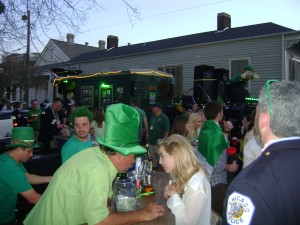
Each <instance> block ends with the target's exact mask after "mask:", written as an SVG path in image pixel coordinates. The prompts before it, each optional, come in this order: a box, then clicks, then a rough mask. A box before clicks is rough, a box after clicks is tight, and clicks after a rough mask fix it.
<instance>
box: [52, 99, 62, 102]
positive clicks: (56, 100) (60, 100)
mask: <svg viewBox="0 0 300 225" xmlns="http://www.w3.org/2000/svg"><path fill="white" fill-rule="evenodd" d="M54 102H61V103H63V101H62V99H61V98H54V99H53V103H54Z"/></svg>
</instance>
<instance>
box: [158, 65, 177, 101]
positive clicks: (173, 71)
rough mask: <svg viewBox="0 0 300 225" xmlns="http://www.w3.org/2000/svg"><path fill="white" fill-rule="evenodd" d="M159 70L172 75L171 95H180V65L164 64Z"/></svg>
mask: <svg viewBox="0 0 300 225" xmlns="http://www.w3.org/2000/svg"><path fill="white" fill-rule="evenodd" d="M159 70H161V71H164V72H166V73H170V74H172V75H173V76H174V78H173V79H172V81H171V82H172V85H171V86H172V87H171V89H172V90H171V92H172V94H171V96H172V97H175V96H181V94H182V66H166V67H163V68H160V69H159Z"/></svg>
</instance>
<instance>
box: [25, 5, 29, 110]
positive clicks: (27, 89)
mask: <svg viewBox="0 0 300 225" xmlns="http://www.w3.org/2000/svg"><path fill="white" fill-rule="evenodd" d="M27 16H28V18H27V82H26V90H25V94H26V99H25V101H26V102H27V106H29V80H30V10H29V9H28V4H27Z"/></svg>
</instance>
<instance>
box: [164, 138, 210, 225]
mask: <svg viewBox="0 0 300 225" xmlns="http://www.w3.org/2000/svg"><path fill="white" fill-rule="evenodd" d="M158 146H159V155H160V160H159V164H161V165H162V167H163V168H164V170H165V171H166V173H169V174H170V176H171V178H172V182H170V184H169V185H167V186H166V187H165V190H164V197H165V198H167V199H168V201H167V206H168V207H169V208H170V209H171V211H172V213H173V214H174V215H175V220H176V225H209V224H210V218H211V188H210V184H209V180H208V177H207V175H206V172H205V170H204V168H203V167H202V166H201V165H200V163H199V161H198V160H197V159H196V157H195V152H194V149H193V147H192V146H191V144H190V143H189V141H188V140H187V139H186V138H185V137H183V136H182V135H178V134H173V135H170V136H169V137H167V138H164V139H162V140H160V141H159V142H158Z"/></svg>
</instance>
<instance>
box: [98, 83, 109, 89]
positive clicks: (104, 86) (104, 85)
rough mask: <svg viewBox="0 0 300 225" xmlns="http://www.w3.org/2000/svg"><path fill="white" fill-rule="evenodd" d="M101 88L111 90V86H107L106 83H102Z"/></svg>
mask: <svg viewBox="0 0 300 225" xmlns="http://www.w3.org/2000/svg"><path fill="white" fill-rule="evenodd" d="M100 87H101V88H110V85H108V84H105V83H101V84H100Z"/></svg>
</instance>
